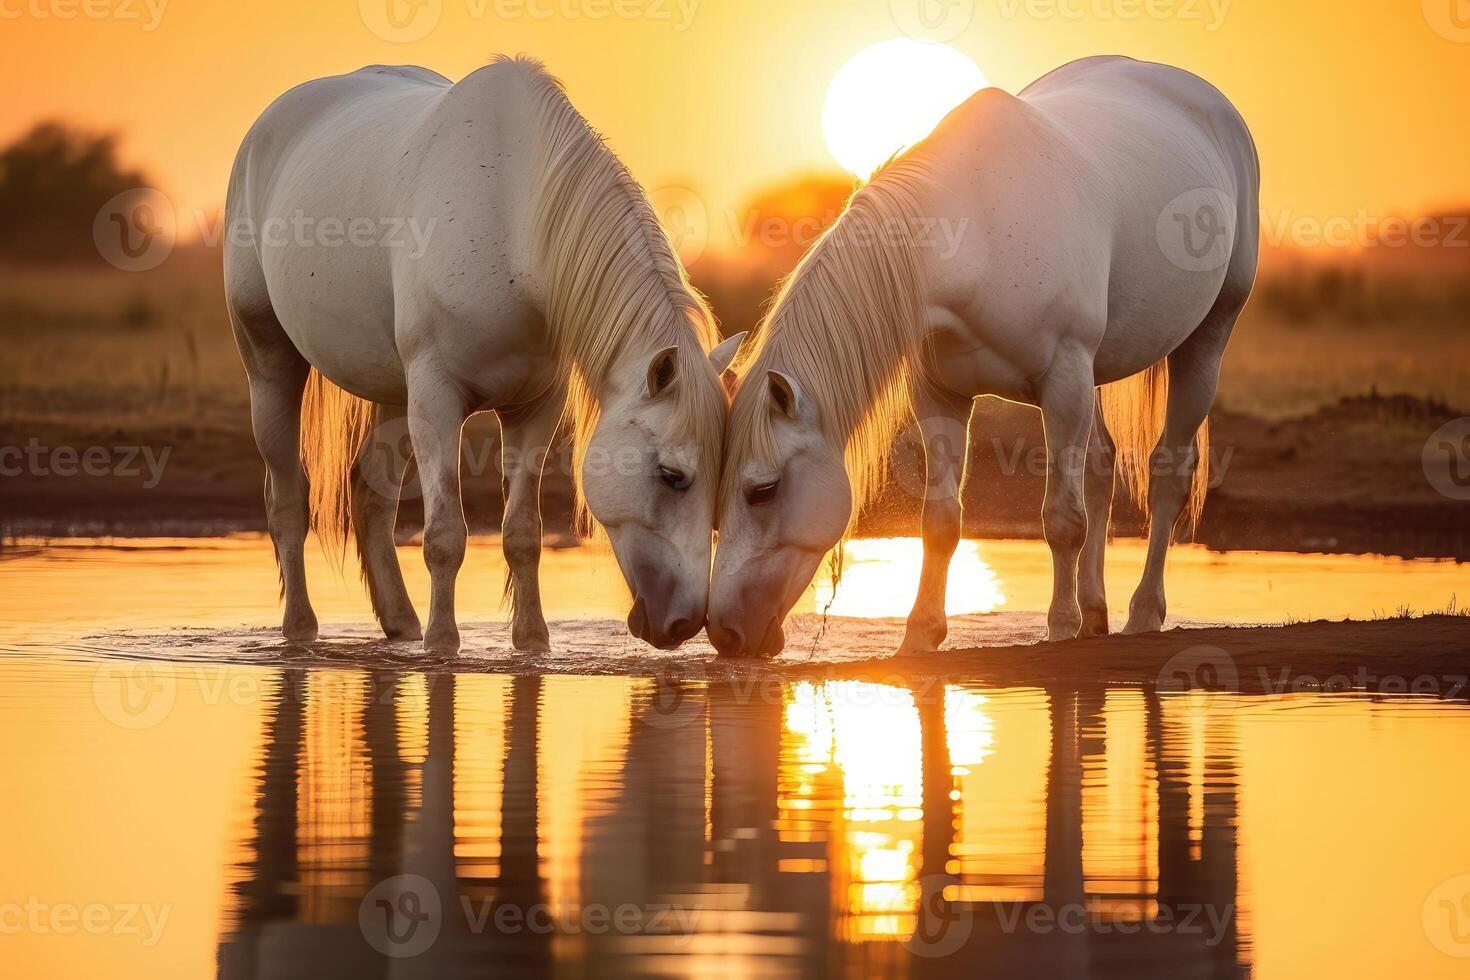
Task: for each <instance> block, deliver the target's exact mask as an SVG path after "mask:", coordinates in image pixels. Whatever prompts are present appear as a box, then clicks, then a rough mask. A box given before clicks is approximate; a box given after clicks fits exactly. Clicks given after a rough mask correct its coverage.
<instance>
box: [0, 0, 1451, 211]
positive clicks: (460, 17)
mask: <svg viewBox="0 0 1470 980" xmlns="http://www.w3.org/2000/svg"><path fill="white" fill-rule="evenodd" d="M415 2H417V3H418V4H421V5H422V9H421V10H420V11H419V16H420V17H423V16H428V17H430V18H433V17H435V16H437V22H436V23H435V26H434V27H433V29H431V30H429V31H428V33H427V35H426V36H425V37H423V38H422V39H419V40H415V41H411V42H408V43H393V42H390V41H387V40H384V39H382V38H381V37H379V36H377V35H376V34H375V33H374V32H373V30H372V29H370V27H369V26H368V22H377V23H380V24H381V23H386V14H387V12H388V10H389V8H388V4H390V3H392V4H395V5H397V6H396V11H397V13H398V14H399V15H400V16H403V17H411V16H412V15H413V13H414V11H415V10H416V9H419V8H415V7H414V6H413V4H414V3H415ZM1457 2H1463V0H1422V4H1421V0H1392V2H1382V0H1350V2H1346V3H1344V2H1342V0H973V5H972V6H971V5H970V4H971V0H799V2H797V0H314V2H304V0H256V2H250V3H244V2H227V0H0V38H3V39H4V48H3V50H4V55H5V56H4V57H3V58H0V91H4V92H5V96H6V97H5V99H4V100H3V101H0V138H8V137H11V136H13V135H15V134H16V133H17V132H18V131H20V130H21V129H23V128H24V127H25V126H27V125H28V124H30V123H31V122H33V121H34V120H36V119H37V118H40V117H44V116H62V117H66V118H69V119H73V120H77V121H80V122H84V123H87V124H89V125H93V126H98V127H106V128H115V129H120V130H122V131H123V132H124V133H125V134H126V139H125V143H124V155H125V157H126V158H127V159H128V160H129V162H136V163H138V164H141V165H143V166H144V167H145V168H146V169H147V171H148V172H149V173H150V174H151V175H153V177H154V179H155V180H156V181H157V182H158V183H159V184H160V185H161V186H162V189H163V190H164V191H165V192H166V193H168V194H169V195H170V196H171V197H173V198H174V200H175V203H176V205H178V206H179V208H180V209H181V210H183V209H188V208H193V207H205V208H211V207H215V206H218V204H219V203H220V202H221V201H222V200H223V197H224V188H225V182H226V177H227V172H228V167H229V161H230V159H231V156H232V155H233V153H234V151H235V148H236V146H237V145H238V142H239V139H240V137H241V136H242V135H243V133H244V131H245V130H246V128H247V127H248V126H249V125H250V123H251V121H252V120H253V119H254V117H255V116H256V115H257V114H258V113H259V111H260V110H261V109H262V108H263V107H264V106H265V105H266V104H267V103H269V102H270V100H271V99H272V98H274V97H275V96H276V95H278V94H279V93H280V92H282V91H284V90H285V89H286V88H288V87H290V86H291V85H293V84H295V83H297V82H299V81H302V80H304V79H308V78H312V77H316V76H320V75H325V74H333V73H336V72H340V71H346V70H351V69H353V68H357V67H360V66H361V65H364V64H369V63H373V62H390V63H417V64H422V65H425V66H428V67H431V68H434V69H436V70H438V71H440V72H442V73H444V74H446V75H448V76H450V77H451V78H458V77H460V76H462V75H464V74H466V73H467V72H469V71H471V70H473V69H474V68H475V67H477V66H478V65H480V64H483V63H484V62H485V61H486V60H487V58H488V57H489V56H490V55H492V54H494V53H496V52H517V51H525V52H529V53H532V54H535V55H538V56H539V57H541V58H543V59H544V60H545V61H546V62H547V63H548V64H549V65H550V66H551V68H552V70H553V71H555V72H556V73H557V74H558V75H560V76H561V77H562V78H563V79H564V80H565V81H566V82H567V84H568V87H569V89H570V92H571V95H572V98H573V101H575V102H576V103H577V105H578V106H579V107H580V108H581V109H582V111H583V112H584V113H585V114H586V115H587V116H588V118H589V119H591V120H592V122H593V123H594V124H595V125H596V126H598V127H599V128H600V129H602V130H603V131H604V132H605V133H606V134H607V135H608V136H609V137H610V140H611V143H612V145H613V146H614V148H615V149H616V150H617V151H618V152H619V153H620V154H622V156H623V158H624V159H625V160H627V161H628V163H629V165H630V167H631V168H632V170H633V172H634V173H635V175H636V176H638V177H639V178H640V179H641V180H642V181H643V182H644V183H645V184H646V185H648V186H649V187H650V188H657V187H660V186H664V185H668V184H682V185H687V186H691V187H694V188H696V189H697V190H698V191H699V193H700V194H701V195H702V196H703V197H704V199H705V201H706V203H707V206H708V207H709V209H710V211H711V213H712V214H715V215H721V214H723V213H724V212H725V211H726V209H731V208H735V207H737V206H738V205H739V204H741V203H742V202H743V201H744V200H745V199H746V198H747V197H748V196H749V195H750V194H751V193H752V192H753V191H755V190H757V189H759V188H761V187H763V186H766V185H769V184H771V183H772V182H775V181H779V180H781V179H783V178H784V177H786V176H787V175H789V174H791V173H792V172H793V171H803V170H812V169H832V168H833V167H834V166H835V164H834V163H833V160H832V158H831V156H830V155H829V154H828V152H827V149H826V147H825V145H824V143H823V140H822V135H821V107H822V100H823V96H824V94H825V91H826V87H827V83H828V81H829V80H830V79H831V77H832V76H833V74H834V73H835V72H836V71H837V70H838V68H839V67H840V66H841V65H842V64H843V62H844V61H846V60H847V59H848V58H849V57H850V56H851V55H853V54H854V53H856V52H857V51H859V50H861V49H862V48H864V47H866V46H868V45H869V44H872V43H875V42H877V41H880V40H884V39H886V38H890V37H896V36H902V31H901V29H900V25H899V23H898V22H899V21H905V20H906V18H907V22H909V23H912V19H911V16H910V15H911V14H912V7H913V5H915V4H918V3H924V4H929V5H930V7H929V9H930V10H931V11H939V12H941V13H942V12H945V11H946V10H948V11H949V12H950V13H951V14H952V15H955V14H956V12H958V14H959V15H963V13H964V12H965V11H967V10H968V11H970V13H971V16H970V18H969V24H968V27H966V28H965V29H964V30H963V31H962V32H961V33H959V34H958V36H956V37H954V38H953V39H952V40H950V43H951V44H952V45H954V46H955V47H957V48H959V49H960V50H962V51H963V52H965V53H966V54H967V55H969V56H970V58H972V59H973V60H974V61H975V62H976V63H978V64H979V65H980V66H981V68H982V69H983V70H984V71H985V73H986V74H987V75H988V76H989V78H990V80H991V81H992V83H994V84H996V85H999V86H1000V87H1002V88H1005V89H1008V90H1010V91H1017V90H1019V89H1020V88H1021V87H1023V86H1024V85H1025V84H1026V83H1027V82H1029V81H1031V80H1032V79H1034V78H1036V77H1037V76H1039V75H1040V74H1042V73H1044V72H1045V71H1047V70H1048V69H1050V68H1052V67H1054V66H1056V65H1058V64H1060V63H1062V62H1065V61H1068V60H1070V59H1072V58H1075V57H1079V56H1083V55H1088V54H1097V53H1108V52H1116V53H1123V54H1129V55H1133V56H1136V57H1141V58H1148V59H1153V60H1159V61H1166V62H1171V63H1173V64H1176V65H1179V66H1181V67H1184V68H1188V69H1190V70H1192V71H1195V72H1197V73H1199V74H1201V75H1203V76H1205V77H1206V78H1208V79H1210V80H1211V81H1213V82H1215V83H1216V84H1217V85H1218V86H1219V87H1220V88H1221V89H1223V90H1224V92H1225V93H1226V94H1227V95H1228V96H1230V97H1231V98H1232V99H1233V100H1235V102H1236V104H1237V105H1238V106H1239V107H1240V109H1241V111H1242V112H1243V113H1244V115H1245V117H1246V119H1247V121H1248V122H1249V123H1250V124H1251V126H1252V128H1253V130H1254V132H1255V135H1256V139H1257V142H1258V143H1259V145H1260V148H1261V155H1262V158H1263V162H1264V168H1265V177H1266V179H1265V201H1264V206H1265V208H1266V210H1267V212H1268V215H1269V214H1276V215H1280V214H1282V213H1289V214H1290V215H1292V216H1295V217H1304V218H1307V219H1328V218H1334V217H1352V216H1354V215H1357V214H1358V213H1359V212H1360V211H1366V212H1367V214H1368V215H1369V216H1370V217H1382V216H1385V215H1389V214H1393V213H1401V212H1408V213H1415V212H1419V211H1422V210H1424V209H1427V208H1433V207H1436V206H1445V205H1450V204H1454V203H1459V202H1463V201H1466V200H1470V171H1467V169H1466V164H1465V161H1466V159H1467V156H1470V154H1467V150H1470V128H1467V127H1466V126H1465V125H1464V94H1465V93H1466V92H1467V91H1470V43H1456V42H1455V41H1454V40H1451V39H1450V38H1452V37H1454V36H1456V33H1455V28H1454V21H1452V20H1451V19H1450V14H1451V11H1452V9H1453V5H1454V4H1455V3H1457ZM84 3H85V4H87V5H88V8H90V9H91V10H93V11H94V12H95V13H99V14H111V15H113V16H106V17H92V18H89V17H87V16H84V15H82V14H81V11H82V10H83V9H88V8H84V7H83V4H84ZM946 4H948V5H949V6H948V7H946V6H945V5H946ZM1150 10H1152V11H1154V12H1155V14H1156V15H1155V16H1151V15H1150V14H1149V13H1148V11H1150ZM154 11H157V12H159V16H157V17H156V23H154V21H155V14H154ZM895 11H897V14H896V15H895ZM436 12H437V13H436ZM640 12H641V13H643V14H645V15H646V16H641V17H633V18H630V17H626V16H622V15H623V14H637V13H640ZM67 15H70V16H67ZM569 15H575V16H569ZM1431 21H1435V22H1436V23H1439V24H1440V25H1441V30H1440V31H1436V30H1435V29H1434V28H1433V27H1432V26H1431ZM409 23H410V24H411V25H413V26H417V25H422V24H424V23H426V21H424V20H419V21H409ZM951 23H954V22H953V21H951ZM1461 34H1462V35H1463V38H1464V40H1466V41H1470V29H1466V30H1465V31H1463V32H1461ZM715 224H716V227H714V228H713V229H712V231H713V232H714V235H715V237H716V238H717V239H718V238H719V237H720V228H719V223H718V222H716V223H715Z"/></svg>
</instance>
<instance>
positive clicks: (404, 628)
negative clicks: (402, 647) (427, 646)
mask: <svg viewBox="0 0 1470 980" xmlns="http://www.w3.org/2000/svg"><path fill="white" fill-rule="evenodd" d="M383 635H384V636H385V637H387V638H388V639H390V640H405V641H412V640H422V639H423V638H424V630H423V627H421V626H420V625H419V624H418V623H416V622H414V623H397V624H393V625H389V624H387V623H384V624H383Z"/></svg>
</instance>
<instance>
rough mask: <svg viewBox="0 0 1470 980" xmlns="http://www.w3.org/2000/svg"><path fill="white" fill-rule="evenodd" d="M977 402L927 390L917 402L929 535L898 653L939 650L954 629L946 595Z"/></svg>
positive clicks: (923, 526) (925, 532)
mask: <svg viewBox="0 0 1470 980" xmlns="http://www.w3.org/2000/svg"><path fill="white" fill-rule="evenodd" d="M973 406H974V402H973V401H972V400H970V399H952V398H944V397H942V396H939V395H935V394H930V393H924V394H922V395H921V396H920V397H919V398H918V400H917V404H916V408H917V409H918V413H919V433H920V435H921V436H922V437H923V439H924V471H925V481H924V491H925V495H924V513H923V517H922V518H921V521H920V533H921V534H922V536H923V539H924V567H923V571H922V572H920V574H919V594H918V597H917V598H916V599H915V600H914V608H913V611H912V612H910V613H909V620H908V628H907V629H906V630H905V631H904V636H903V643H902V644H900V646H899V648H898V653H899V656H906V655H908V654H913V653H923V652H927V651H930V650H937V649H939V645H940V644H941V643H943V642H944V638H945V636H946V635H947V634H948V632H949V623H948V621H947V619H946V617H945V612H944V597H945V592H946V590H947V587H948V581H949V563H950V560H951V559H952V558H953V557H954V552H955V548H957V547H958V546H959V543H960V534H961V532H962V530H963V526H964V512H963V505H962V503H961V500H960V492H961V490H962V489H963V487H964V485H965V468H966V463H967V460H968V458H969V431H968V427H967V423H968V422H969V418H970V410H971V408H972V407H973Z"/></svg>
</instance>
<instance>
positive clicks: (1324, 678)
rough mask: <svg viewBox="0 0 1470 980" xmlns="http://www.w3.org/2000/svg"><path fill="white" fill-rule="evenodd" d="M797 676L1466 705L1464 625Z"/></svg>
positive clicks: (1469, 643)
mask: <svg viewBox="0 0 1470 980" xmlns="http://www.w3.org/2000/svg"><path fill="white" fill-rule="evenodd" d="M788 672H789V673H793V674H805V673H818V674H820V675H821V676H823V677H852V678H864V679H869V680H875V681H877V680H883V681H885V682H888V683H893V682H895V680H896V679H897V681H898V682H902V681H903V679H912V678H923V677H929V678H934V677H938V678H945V679H948V680H953V681H967V682H975V683H982V684H986V685H993V686H996V687H1012V686H1046V685H1048V684H1058V685H1062V686H1066V687H1085V686H1088V685H1103V684H1137V685H1152V686H1156V687H1158V688H1159V689H1161V690H1171V691H1184V690H1203V691H1217V692H1240V693H1245V694H1289V693H1297V692H1305V691H1352V690H1361V691H1367V692H1370V693H1381V694H1417V695H1422V696H1427V697H1436V698H1441V699H1446V700H1454V701H1467V700H1470V616H1465V615H1459V616H1425V617H1423V618H1422V619H1393V620H1381V621H1376V622H1340V623H1301V624H1296V625H1291V626H1279V627H1215V628H1204V629H1172V630H1167V631H1165V632H1163V633H1153V634H1148V635H1144V636H1104V637H1093V638H1089V639H1085V640H1070V641H1067V642H1064V643H1037V644H1034V645H1030V646H1007V647H994V648H989V649H970V650H951V651H944V652H941V653H931V654H923V655H920V656H915V657H905V658H903V659H888V660H869V661H865V662H862V663H850V664H824V665H822V666H821V667H820V668H819V669H817V670H816V671H813V669H812V668H811V667H802V666H793V667H792V668H791V669H790V670H789V671H788Z"/></svg>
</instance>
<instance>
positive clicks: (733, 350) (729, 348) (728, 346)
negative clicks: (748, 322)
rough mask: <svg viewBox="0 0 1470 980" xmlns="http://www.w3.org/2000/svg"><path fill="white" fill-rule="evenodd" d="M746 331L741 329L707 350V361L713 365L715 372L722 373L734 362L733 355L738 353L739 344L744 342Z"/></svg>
mask: <svg viewBox="0 0 1470 980" xmlns="http://www.w3.org/2000/svg"><path fill="white" fill-rule="evenodd" d="M747 333H749V331H747V330H742V331H741V332H740V333H737V334H736V335H735V336H733V337H731V338H730V339H729V340H726V341H724V342H723V343H721V344H720V345H719V346H718V347H716V348H715V349H714V350H712V351H710V352H709V362H710V364H711V365H712V366H713V367H714V369H715V374H724V373H725V372H726V371H727V370H729V367H730V365H731V364H733V363H735V355H736V354H738V353H740V345H741V344H743V343H745V336H746V334H747Z"/></svg>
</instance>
